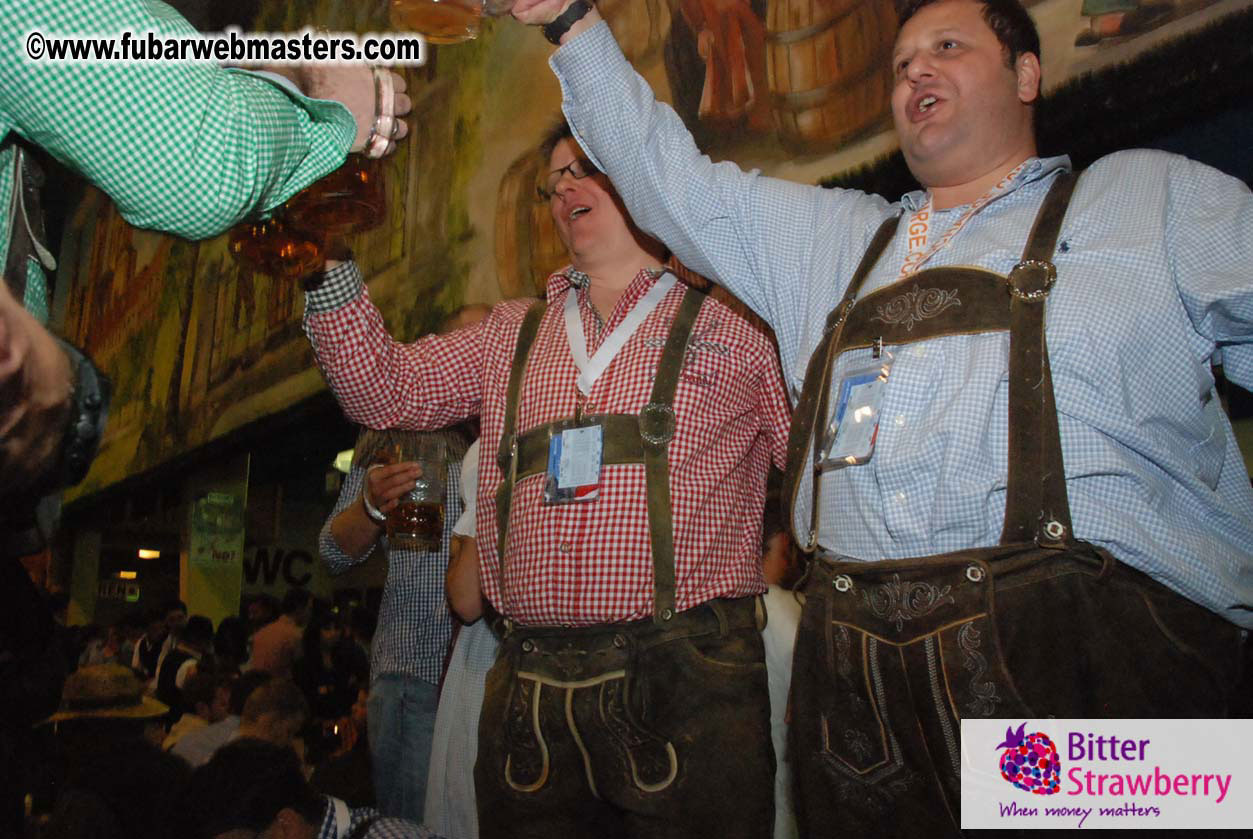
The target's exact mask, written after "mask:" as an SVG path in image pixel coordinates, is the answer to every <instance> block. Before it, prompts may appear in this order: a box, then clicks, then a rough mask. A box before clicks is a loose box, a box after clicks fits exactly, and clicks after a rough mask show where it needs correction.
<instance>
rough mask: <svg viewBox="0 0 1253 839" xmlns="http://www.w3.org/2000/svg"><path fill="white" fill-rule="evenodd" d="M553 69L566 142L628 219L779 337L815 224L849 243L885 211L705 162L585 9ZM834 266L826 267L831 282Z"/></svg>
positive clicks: (532, 10) (796, 310) (521, 15)
mask: <svg viewBox="0 0 1253 839" xmlns="http://www.w3.org/2000/svg"><path fill="white" fill-rule="evenodd" d="M569 2H570V0H541V2H538V3H537V2H534V0H520V2H518V3H516V4H515V6H514V16H515V17H517V18H518V19H519V20H521V21H523V22H529V23H542V22H545V21H548V20H552V19H553V17H555V16H556V13H557V12H558V11H560V10H562V9H563V8H565V7H566V6H567V5H568V3H569ZM550 64H551V66H552V68H553V71H554V72H555V73H556V75H557V77H558V79H559V81H560V82H561V88H562V95H563V99H562V110H563V111H564V113H565V115H566V118H567V119H568V120H569V122H570V125H571V126H572V128H573V129H574V135H575V138H576V139H577V140H578V141H579V143H580V144H581V145H582V146H583V148H584V150H585V151H586V152H587V153H588V155H589V157H590V158H591V160H592V162H593V163H595V164H596V165H597V166H598V167H599V168H601V169H602V170H603V171H604V172H606V173H607V174H608V175H609V177H610V179H611V180H612V181H613V184H614V187H615V188H616V189H617V191H618V193H619V194H620V195H621V196H622V198H623V200H624V201H625V203H626V206H627V208H628V209H629V210H630V213H631V217H632V218H633V219H634V220H635V222H636V223H637V224H638V225H639V226H640V227H641V228H642V229H644V230H645V231H647V232H648V233H650V234H651V235H653V236H655V237H657V238H658V239H659V240H661V241H662V242H664V243H665V244H666V245H667V246H668V247H669V248H670V249H671V250H673V251H674V252H675V254H676V255H677V256H678V258H679V259H680V260H682V262H683V263H684V264H685V265H687V266H688V267H689V268H691V269H693V270H695V271H696V272H697V273H700V274H703V275H705V276H707V277H709V278H710V279H712V280H714V281H715V282H717V283H718V284H720V285H722V286H724V287H726V288H727V289H729V290H730V291H731V292H732V293H733V294H735V295H736V296H737V297H739V298H740V299H742V300H743V301H744V302H746V303H747V304H748V305H749V306H751V307H752V308H753V310H754V311H756V312H757V313H758V314H760V315H761V316H762V317H763V318H764V319H765V320H766V321H767V322H768V323H769V324H770V325H771V327H772V328H773V329H774V330H775V332H776V333H778V334H779V335H780V337H781V339H782V338H783V336H784V335H788V334H795V332H796V330H798V329H799V326H800V324H801V322H802V321H803V318H804V316H805V315H804V309H805V307H804V306H803V305H798V304H799V303H802V302H803V299H804V297H805V296H806V291H805V285H806V283H807V280H808V278H809V277H810V276H811V274H812V273H813V270H814V263H815V261H816V258H817V256H816V253H815V233H816V232H817V230H818V228H819V227H825V226H827V225H835V226H836V227H837V228H841V229H847V230H850V231H852V237H853V238H858V237H860V236H861V235H863V234H862V231H863V230H864V229H866V228H867V227H870V226H871V225H873V224H874V222H875V220H877V219H878V218H881V217H882V215H883V213H884V212H885V209H886V206H887V205H886V202H884V201H882V200H879V199H877V198H872V197H869V196H865V195H862V194H861V193H849V192H840V191H835V190H824V189H819V188H816V187H812V186H807V185H802V184H797V183H792V182H788V181H782V180H778V179H774V178H766V177H762V176H761V175H759V174H758V173H757V172H756V171H752V172H745V171H742V170H741V169H740V168H739V167H738V166H736V165H735V164H734V163H732V162H729V161H726V162H722V163H714V162H713V161H712V160H710V158H709V157H708V156H707V155H704V154H702V153H701V151H700V149H698V148H697V147H696V144H695V142H694V141H693V139H692V136H691V133H690V132H689V131H688V129H687V127H686V126H684V125H683V122H682V120H680V119H679V117H678V115H677V114H676V113H675V112H674V111H673V109H671V108H670V107H669V106H668V105H665V104H663V103H660V102H657V101H656V98H655V97H654V95H653V91H652V90H651V89H650V88H649V86H648V83H647V82H646V81H645V80H644V79H643V78H642V77H641V76H640V75H639V74H638V73H636V72H635V70H634V69H633V68H632V67H631V65H630V64H629V63H628V62H627V60H626V59H625V58H624V57H623V55H622V51H621V50H620V49H619V48H618V45H617V43H616V42H615V41H614V38H613V34H612V33H611V32H610V31H609V28H608V26H607V25H606V24H605V23H604V22H603V21H600V19H599V13H597V12H596V11H595V10H594V9H593V10H592V11H591V12H589V13H588V14H587V15H586V16H585V17H584V18H583V19H582V20H580V21H579V22H578V23H577V24H575V25H574V26H573V27H571V29H570V30H569V32H568V33H567V34H566V35H565V36H564V37H563V39H562V45H561V47H560V49H558V50H557V52H556V53H555V54H554V55H553V57H552V59H551V61H550ZM824 258H825V257H824ZM839 269H840V266H838V265H830V266H824V268H823V271H824V273H828V274H829V276H831V277H832V283H833V284H834V283H837V282H838V279H837V277H839V275H840V270H839ZM832 302H834V301H832ZM824 314H825V312H824ZM785 343H786V341H785Z"/></svg>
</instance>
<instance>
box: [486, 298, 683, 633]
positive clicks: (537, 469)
mask: <svg viewBox="0 0 1253 839" xmlns="http://www.w3.org/2000/svg"><path fill="white" fill-rule="evenodd" d="M704 302H705V294H704V292H701V291H698V290H696V289H694V288H690V287H687V288H685V290H684V294H683V302H682V303H680V304H679V310H678V312H677V313H676V314H675V317H674V322H673V323H672V324H671V326H670V333H669V335H668V336H667V338H666V344H665V348H664V349H663V350H662V353H661V359H660V361H659V362H658V365H657V375H656V377H655V378H654V379H653V389H652V392H651V394H650V396H649V401H648V404H647V405H645V406H644V408H643V410H642V411H640V413H639V415H638V416H635V415H633V414H603V415H600V416H590V417H585V418H583V419H582V420H576V419H563V420H557V421H556V422H551V423H545V424H543V425H539V426H536V427H535V428H532V429H530V430H528V431H526V432H525V433H523V434H518V433H517V420H518V406H519V404H520V402H521V398H522V379H523V376H524V373H525V370H526V364H527V359H528V357H529V356H530V352H531V347H532V345H533V344H534V342H535V337H536V334H537V333H538V331H539V324H540V320H541V319H542V318H543V316H544V311H545V306H544V304H543V303H537V304H535V305H534V306H532V307H531V308H530V309H529V310H528V311H527V313H526V318H525V319H524V320H523V322H522V329H521V331H520V332H519V333H518V343H517V346H516V348H515V350H514V358H513V367H512V368H511V369H510V371H509V387H508V390H507V392H506V397H505V398H506V399H507V404H506V406H505V422H504V433H503V434H502V436H501V439H500V449H499V450H498V452H497V455H496V461H497V463H498V464H499V466H500V470H501V473H502V474H503V475H504V480H502V481H501V484H500V487H499V488H498V489H497V491H496V531H497V542H496V544H497V549H498V551H499V552H500V574H501V590H502V597H504V598H505V604H502V611H506V609H507V605H506V604H507V603H508V597H507V593H506V589H505V582H504V581H505V577H504V575H505V550H506V547H507V543H508V532H509V511H510V505H511V502H512V500H513V490H514V487H515V486H516V485H517V482H518V481H519V480H521V479H522V478H525V477H528V476H530V475H535V474H539V473H541V472H543V471H544V470H545V469H546V468H547V462H548V445H549V440H550V439H552V436H553V435H554V434H559V433H561V432H562V431H563V430H564V429H566V428H569V427H573V426H575V425H583V424H586V422H587V421H588V420H595V421H597V422H600V423H601V425H602V426H603V427H604V434H605V437H604V452H603V459H604V463H606V464H617V463H640V462H643V464H644V477H645V491H646V492H647V495H648V499H647V504H648V534H649V540H650V543H651V548H652V557H653V585H654V591H655V595H654V605H653V619H654V620H655V621H656V622H657V623H659V624H662V625H664V624H665V623H666V622H667V621H669V620H671V619H672V618H673V617H674V615H675V588H676V584H675V576H674V515H673V507H672V506H671V503H670V464H669V455H668V450H669V445H670V440H671V439H672V438H673V437H674V430H675V414H674V395H675V392H676V390H677V389H678V384H679V374H680V372H681V371H682V368H683V359H684V356H685V355H686V354H687V346H688V342H689V340H690V339H691V335H692V328H693V326H695V324H696V318H697V315H699V313H700V308H701V306H702V305H703V304H704Z"/></svg>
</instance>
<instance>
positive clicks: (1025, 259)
mask: <svg viewBox="0 0 1253 839" xmlns="http://www.w3.org/2000/svg"><path fill="white" fill-rule="evenodd" d="M1078 179H1079V176H1078V175H1077V174H1075V173H1073V172H1063V173H1062V174H1061V175H1059V176H1058V177H1057V179H1056V180H1054V181H1053V185H1052V186H1051V187H1050V188H1049V193H1048V195H1047V196H1046V197H1045V199H1044V205H1043V206H1042V207H1041V208H1040V212H1039V213H1038V214H1037V216H1036V221H1035V225H1034V226H1033V227H1032V230H1031V235H1030V236H1029V237H1028V239H1027V246H1026V247H1025V248H1024V249H1023V255H1022V261H1020V262H1019V263H1018V264H1017V265H1015V266H1014V267H1013V269H1012V270H1011V271H1010V272H1009V288H1010V296H1011V302H1010V314H1009V474H1008V486H1007V491H1006V499H1005V525H1004V529H1003V530H1002V531H1001V544H1011V543H1014V542H1031V541H1035V542H1036V543H1037V544H1039V545H1043V546H1046V547H1061V546H1063V545H1068V544H1071V543H1073V542H1074V537H1073V533H1072V530H1071V522H1070V505H1069V501H1068V498H1067V494H1066V473H1065V469H1064V468H1063V462H1062V444H1061V435H1060V432H1059V430H1058V424H1057V408H1056V405H1055V402H1054V398H1053V378H1052V373H1051V371H1050V369H1049V354H1048V344H1047V340H1046V338H1045V334H1044V302H1045V300H1047V299H1048V294H1049V291H1050V290H1051V289H1052V287H1053V283H1054V282H1056V280H1057V268H1056V267H1055V266H1054V265H1053V263H1052V261H1051V259H1052V256H1053V251H1054V248H1055V247H1056V245H1057V236H1058V233H1059V231H1060V230H1061V224H1062V219H1063V218H1064V217H1065V215H1066V208H1067V206H1068V205H1069V203H1070V196H1071V194H1072V193H1073V192H1074V188H1075V184H1076V182H1077V181H1078Z"/></svg>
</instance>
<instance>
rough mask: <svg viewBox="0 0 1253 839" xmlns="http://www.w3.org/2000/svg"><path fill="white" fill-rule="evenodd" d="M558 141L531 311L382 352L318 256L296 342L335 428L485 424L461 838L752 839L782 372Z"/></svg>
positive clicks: (382, 339)
mask: <svg viewBox="0 0 1253 839" xmlns="http://www.w3.org/2000/svg"><path fill="white" fill-rule="evenodd" d="M562 129H563V130H560V131H557V132H554V134H553V135H552V136H551V137H550V138H549V139H548V141H547V142H546V143H545V144H544V146H543V147H542V149H541V152H540V154H541V155H542V159H545V160H547V166H545V167H542V171H543V172H544V173H546V177H543V180H542V182H541V183H540V184H539V185H537V190H538V192H539V194H540V198H541V200H544V201H547V202H548V204H549V206H550V208H551V211H552V214H553V218H554V220H555V222H556V225H557V230H558V232H559V234H560V235H561V238H562V240H563V242H565V244H566V246H567V248H568V249H569V252H570V257H571V263H572V264H571V267H570V268H568V269H566V270H565V271H563V272H560V273H557V274H554V275H552V276H551V277H549V279H548V292H547V301H548V304H547V307H546V308H545V307H544V305H543V304H534V303H532V302H531V301H525V300H511V301H506V302H504V303H501V304H499V305H497V306H496V307H495V308H494V309H493V310H492V312H491V314H490V315H489V316H488V317H487V318H485V319H484V320H483V321H482V322H481V323H479V324H478V325H475V326H472V327H469V328H467V329H463V330H460V331H458V332H454V333H452V334H448V335H431V336H427V337H425V338H423V339H421V340H420V341H418V342H416V343H413V344H400V343H397V342H395V341H394V340H392V338H391V337H390V336H389V335H388V333H387V331H386V329H385V327H384V325H383V322H382V318H381V317H380V315H379V313H378V311H377V309H375V308H374V306H373V304H371V303H370V300H369V295H368V293H367V292H366V290H365V287H364V285H363V284H362V281H361V277H360V274H359V272H358V270H357V268H356V266H355V265H354V264H353V263H351V262H347V263H328V267H327V271H326V272H325V274H324V275H323V277H322V279H321V283H320V285H319V286H318V287H317V288H316V289H313V290H312V291H310V292H309V295H308V301H307V311H306V315H305V329H306V332H307V334H308V336H309V339H310V341H311V342H312V343H313V347H314V351H315V354H316V357H317V362H318V365H319V367H321V369H322V372H323V375H324V376H325V377H326V380H327V382H328V383H329V384H330V386H331V388H332V390H333V391H334V392H335V394H336V397H337V398H338V399H339V401H340V403H341V404H342V405H343V407H344V410H345V412H346V413H347V414H348V415H349V417H351V418H352V419H353V420H355V421H357V422H360V423H363V424H365V425H368V426H372V427H375V428H388V427H405V428H414V429H435V428H440V427H443V426H446V425H449V424H452V423H455V422H458V421H460V420H462V419H465V418H467V417H470V416H476V415H477V416H479V417H480V418H481V422H482V440H483V446H482V452H483V455H482V457H481V461H480V470H481V471H480V474H481V476H482V479H481V481H480V484H479V498H478V509H479V522H480V525H479V528H478V530H479V534H480V540H479V550H480V553H481V558H482V575H483V579H482V582H483V591H484V594H485V596H486V597H487V599H488V600H489V601H490V603H491V605H492V606H493V607H494V609H495V610H496V612H498V613H499V615H500V620H499V626H500V628H501V634H502V636H503V638H502V640H503V644H502V651H501V656H500V659H499V660H498V662H497V664H496V666H495V667H494V668H493V670H492V672H491V674H490V675H489V677H488V683H487V693H486V698H485V702H484V710H483V716H482V721H481V724H480V729H481V737H480V740H479V742H480V747H479V759H478V763H477V766H476V779H475V780H476V788H477V793H478V807H479V813H480V830H481V835H482V836H483V837H485V839H491V837H501V836H510V837H518V836H525V837H530V836H534V837H544V839H549V837H552V836H560V835H572V836H640V837H650V839H652V837H664V836H676V837H677V836H689V835H690V836H696V835H714V834H716V835H718V836H727V837H735V836H745V837H748V836H753V837H761V836H766V835H768V834H769V833H770V829H771V824H772V812H773V803H772V790H773V787H772V777H773V767H774V757H773V753H772V750H771V744H770V739H769V703H768V698H767V692H766V674H765V666H764V662H763V657H762V647H761V639H760V619H759V617H758V615H759V613H760V612H759V609H758V601H757V595H759V594H761V593H762V592H763V591H764V590H765V584H764V582H763V580H762V575H761V568H760V556H761V547H760V530H761V517H762V507H763V503H764V498H765V483H766V473H767V471H768V469H769V467H770V465H771V463H772V462H773V463H774V464H775V465H777V466H779V467H782V465H783V463H784V460H785V446H786V440H787V427H788V406H787V400H786V396H785V394H784V391H783V386H782V381H781V378H780V374H779V369H778V361H777V356H776V354H775V350H774V347H773V345H772V343H771V341H770V339H769V338H768V337H766V336H765V335H763V334H762V333H761V332H760V331H758V330H757V329H756V328H755V327H753V326H750V325H749V324H748V323H747V322H746V321H745V320H744V319H742V318H741V317H739V316H738V315H736V314H734V313H733V312H732V311H731V310H730V309H729V308H727V306H725V305H724V304H723V303H721V302H718V301H717V300H714V299H712V297H705V296H704V295H703V294H701V293H699V292H697V291H695V290H693V289H689V288H688V287H686V286H685V285H684V284H683V283H680V282H676V281H675V278H674V276H673V275H672V274H670V273H668V272H664V271H662V270H660V269H659V267H658V266H660V265H661V263H662V260H663V257H664V250H663V249H662V247H661V246H660V245H659V244H658V243H657V242H656V241H654V240H652V239H649V238H647V237H646V236H645V235H644V234H642V233H641V232H640V231H639V230H638V229H637V228H636V227H635V226H634V225H633V224H632V223H631V222H630V220H629V219H628V218H627V217H626V214H625V210H624V209H623V208H622V205H621V202H620V201H619V199H618V196H617V195H616V193H614V191H613V189H612V187H611V186H610V184H609V181H608V179H607V178H606V177H605V176H604V175H602V174H601V173H599V172H597V171H596V170H595V169H594V168H593V167H592V166H591V164H590V163H589V162H588V161H587V159H586V158H585V157H583V156H582V153H581V152H580V151H579V149H578V146H577V145H576V144H575V143H574V142H573V140H572V139H571V138H570V136H569V132H568V130H564V126H562ZM412 478H413V474H412V473H409V474H407V475H402V479H406V480H412ZM386 506H387V505H384V508H383V509H384V512H385V511H386ZM493 536H495V537H496V538H493ZM711 831H712V833H711Z"/></svg>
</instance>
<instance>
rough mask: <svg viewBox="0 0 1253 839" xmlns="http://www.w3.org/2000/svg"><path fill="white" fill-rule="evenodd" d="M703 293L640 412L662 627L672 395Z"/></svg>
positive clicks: (667, 608)
mask: <svg viewBox="0 0 1253 839" xmlns="http://www.w3.org/2000/svg"><path fill="white" fill-rule="evenodd" d="M704 303H705V294H704V292H701V291H697V290H696V289H694V288H687V289H686V290H685V291H684V293H683V302H682V303H681V304H679V311H678V313H677V314H676V315H675V316H674V323H673V324H672V325H671V327H670V334H669V336H668V337H667V338H666V347H665V349H664V350H662V353H661V361H660V362H659V363H658V364H657V375H656V377H655V378H654V379H653V392H652V396H651V397H650V399H649V401H648V404H647V405H645V406H644V410H642V411H640V425H639V435H640V438H641V439H642V440H643V443H644V481H645V484H644V485H645V488H646V490H647V492H648V536H649V539H650V541H651V542H652V549H653V551H652V553H653V621H654V622H655V623H656V624H657V625H659V626H665V625H666V623H667V622H669V621H670V619H671V618H673V617H674V615H675V588H676V583H675V577H674V509H673V507H672V506H671V504H670V458H669V454H668V450H669V448H670V441H671V440H672V439H673V438H674V428H675V418H674V394H675V391H676V389H677V388H678V386H679V372H680V371H681V370H682V369H683V359H684V357H685V356H686V355H687V345H688V341H689V340H690V339H691V337H692V327H693V326H694V325H695V323H696V316H697V315H698V314H699V313H700V307H701V306H702V305H704Z"/></svg>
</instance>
